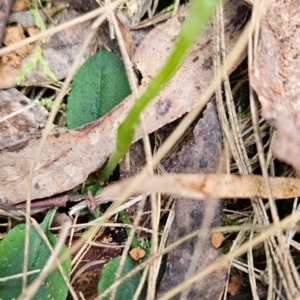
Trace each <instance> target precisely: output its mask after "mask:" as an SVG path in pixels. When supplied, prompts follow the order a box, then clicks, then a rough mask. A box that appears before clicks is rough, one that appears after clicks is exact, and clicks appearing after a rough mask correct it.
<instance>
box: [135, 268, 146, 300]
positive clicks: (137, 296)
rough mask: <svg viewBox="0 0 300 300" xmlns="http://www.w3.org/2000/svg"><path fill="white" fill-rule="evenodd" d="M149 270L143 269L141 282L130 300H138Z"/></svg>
mask: <svg viewBox="0 0 300 300" xmlns="http://www.w3.org/2000/svg"><path fill="white" fill-rule="evenodd" d="M149 268H150V266H146V268H145V269H144V271H143V275H142V278H141V280H140V282H139V285H138V287H137V289H136V291H135V293H134V295H133V298H132V300H138V299H139V297H140V294H141V291H142V289H143V287H144V284H145V281H146V278H147V275H148V271H149Z"/></svg>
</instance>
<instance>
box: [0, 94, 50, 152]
mask: <svg viewBox="0 0 300 300" xmlns="http://www.w3.org/2000/svg"><path fill="white" fill-rule="evenodd" d="M32 105H33V101H31V100H30V99H28V98H27V97H25V96H24V95H23V94H22V93H20V92H19V91H18V90H17V89H9V90H2V91H1V90H0V150H2V149H3V148H4V147H9V146H12V145H14V144H16V143H20V142H23V141H25V140H27V139H28V138H30V137H36V136H38V135H40V130H41V128H43V127H44V126H45V124H46V122H47V116H48V111H47V110H46V109H45V108H44V107H42V106H38V105H37V104H35V105H34V106H32ZM26 107H28V109H26ZM24 109H25V110H24ZM18 112H19V113H18ZM16 113H17V114H16ZM10 114H16V115H14V116H12V117H11V118H9V119H7V120H2V118H3V117H7V116H8V115H10Z"/></svg>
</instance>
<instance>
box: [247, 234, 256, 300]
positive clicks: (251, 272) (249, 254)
mask: <svg viewBox="0 0 300 300" xmlns="http://www.w3.org/2000/svg"><path fill="white" fill-rule="evenodd" d="M253 234H254V232H253V230H251V231H250V237H249V240H252V239H253ZM252 250H253V249H252V245H250V247H249V249H248V251H247V260H248V274H249V280H250V286H251V291H252V297H253V299H254V300H259V297H258V295H257V286H256V280H255V273H254V264H253V255H252Z"/></svg>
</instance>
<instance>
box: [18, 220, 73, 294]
mask: <svg viewBox="0 0 300 300" xmlns="http://www.w3.org/2000/svg"><path fill="white" fill-rule="evenodd" d="M70 226H71V222H66V223H65V225H64V227H63V229H62V230H61V232H60V235H59V238H58V241H57V244H56V245H55V247H54V249H53V252H52V254H51V256H50V257H49V259H48V261H47V263H46V265H45V266H44V268H43V269H42V271H41V273H40V274H39V276H38V277H37V278H36V279H35V280H34V281H33V283H32V284H31V285H30V286H29V287H28V288H27V289H26V290H24V291H23V293H22V294H21V296H20V297H19V298H18V299H19V300H21V299H22V300H30V299H32V298H33V296H34V295H35V293H36V292H37V290H38V288H39V287H40V285H41V284H42V282H43V281H44V280H45V278H46V277H47V276H48V275H49V274H50V272H51V269H52V268H53V267H56V266H57V257H58V255H59V252H60V250H61V248H62V247H63V246H64V242H65V240H66V238H67V236H68V233H69V229H70Z"/></svg>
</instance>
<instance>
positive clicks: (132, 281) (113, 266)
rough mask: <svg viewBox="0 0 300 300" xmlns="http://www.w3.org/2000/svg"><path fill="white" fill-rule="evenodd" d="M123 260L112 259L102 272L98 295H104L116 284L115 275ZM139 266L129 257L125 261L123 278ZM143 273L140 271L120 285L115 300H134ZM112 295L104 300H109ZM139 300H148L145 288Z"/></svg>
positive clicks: (118, 258)
mask: <svg viewBox="0 0 300 300" xmlns="http://www.w3.org/2000/svg"><path fill="white" fill-rule="evenodd" d="M120 260H121V258H120V257H117V258H114V259H112V260H111V261H110V262H109V263H108V264H107V265H106V266H105V268H104V269H103V270H102V272H101V278H100V281H99V284H98V293H99V294H101V293H103V292H104V291H105V290H106V289H107V288H109V287H110V286H111V285H112V284H113V283H114V282H115V275H116V272H117V270H118V267H119V263H120ZM138 265H139V262H136V261H134V260H133V259H131V258H130V257H127V258H126V260H125V264H124V268H123V271H122V276H124V275H126V274H127V273H129V272H130V271H131V270H133V269H134V268H135V267H137V266H138ZM142 275H143V271H142V270H141V271H139V272H138V273H136V274H135V275H134V276H132V277H130V278H129V279H128V280H126V281H125V282H123V283H122V284H120V285H119V287H118V289H117V293H116V296H115V300H123V299H128V300H129V299H132V298H133V296H134V294H135V291H136V289H137V287H138V285H139V283H140V280H141V278H142ZM109 298H110V295H107V296H106V297H105V298H104V300H108V299H109ZM139 299H146V289H145V287H144V288H143V290H142V292H141V294H140V297H139Z"/></svg>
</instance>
